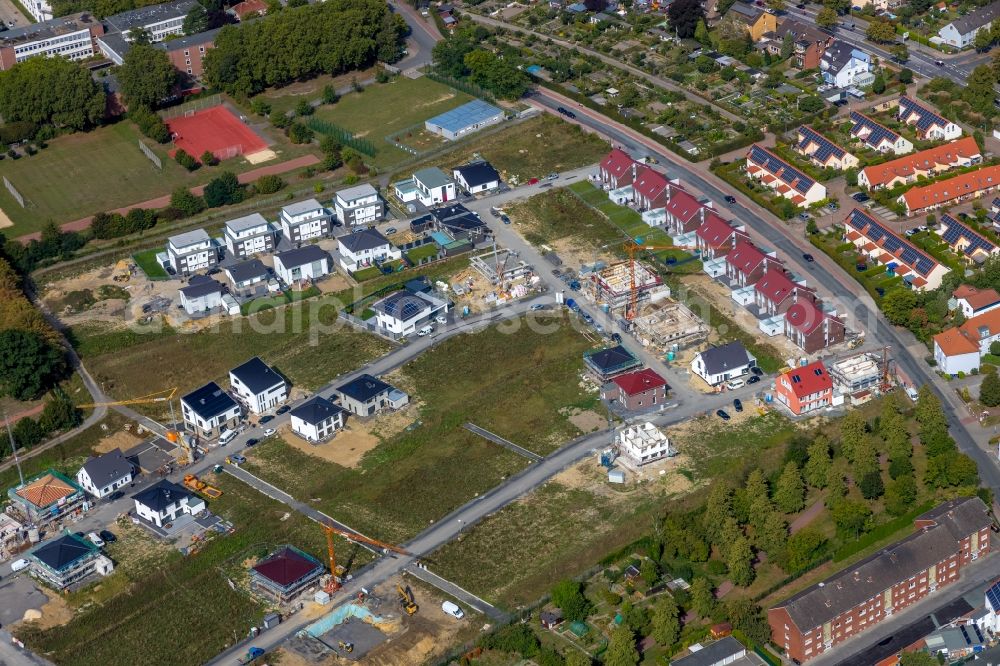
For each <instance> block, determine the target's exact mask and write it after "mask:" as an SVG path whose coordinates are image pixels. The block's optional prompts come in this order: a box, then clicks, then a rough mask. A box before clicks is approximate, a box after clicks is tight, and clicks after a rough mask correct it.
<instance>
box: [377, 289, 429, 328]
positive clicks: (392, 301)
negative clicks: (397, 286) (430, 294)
mask: <svg viewBox="0 0 1000 666" xmlns="http://www.w3.org/2000/svg"><path fill="white" fill-rule="evenodd" d="M428 305H430V303H429V302H428V301H427V300H425V299H423V298H420V296H418V295H415V294H414V293H413V292H411V291H409V290H403V291H397V292H396V293H394V294H390V295H388V296H386V297H385V298H383V299H382V300H381V301H378V302H377V303H373V304H372V309H373V310H378V311H379V312H384V313H385V314H387V315H388V316H390V317H394V318H395V319H397V320H399V321H402V322H407V321H410V320H411V319H416V318H417V317H418V316H419V315H420V314H421V313H423V312H424V310H426V309H427V306H428Z"/></svg>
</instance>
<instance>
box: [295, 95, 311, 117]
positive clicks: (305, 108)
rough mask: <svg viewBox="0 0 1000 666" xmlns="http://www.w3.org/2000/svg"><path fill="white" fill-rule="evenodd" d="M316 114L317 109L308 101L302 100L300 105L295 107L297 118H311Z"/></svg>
mask: <svg viewBox="0 0 1000 666" xmlns="http://www.w3.org/2000/svg"><path fill="white" fill-rule="evenodd" d="M315 112H316V109H314V108H313V105H312V104H310V103H309V100H307V99H300V100H299V103H298V104H296V105H295V115H297V116H311V115H312V114H313V113H315Z"/></svg>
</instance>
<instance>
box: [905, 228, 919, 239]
mask: <svg viewBox="0 0 1000 666" xmlns="http://www.w3.org/2000/svg"><path fill="white" fill-rule="evenodd" d="M916 233H917V230H916V229H907V230H906V231H904V232H903V235H904V236H906V237H907V238H909V237H910V236H913V235H914V234H916Z"/></svg>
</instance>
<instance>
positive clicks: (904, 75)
mask: <svg viewBox="0 0 1000 666" xmlns="http://www.w3.org/2000/svg"><path fill="white" fill-rule="evenodd" d="M899 82H900V83H902V84H903V85H905V86H908V85H910V84H911V83H913V70H912V69H910V68H909V67H904V68H903V69H901V70H899Z"/></svg>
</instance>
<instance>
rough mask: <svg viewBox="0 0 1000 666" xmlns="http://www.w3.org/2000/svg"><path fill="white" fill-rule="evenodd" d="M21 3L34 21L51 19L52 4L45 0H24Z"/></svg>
mask: <svg viewBox="0 0 1000 666" xmlns="http://www.w3.org/2000/svg"><path fill="white" fill-rule="evenodd" d="M22 4H23V5H24V8H25V9H27V10H28V13H30V14H31V15H32V16H33V17H34V19H35V20H36V21H39V22H40V21H49V20H51V19H52V5H50V4H49V3H48V2H47V0H26V1H25V2H24V3H22Z"/></svg>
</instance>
